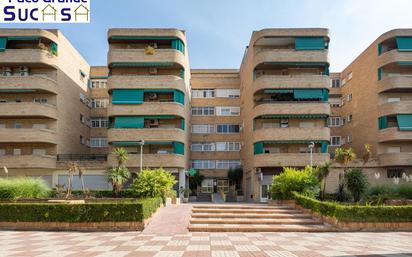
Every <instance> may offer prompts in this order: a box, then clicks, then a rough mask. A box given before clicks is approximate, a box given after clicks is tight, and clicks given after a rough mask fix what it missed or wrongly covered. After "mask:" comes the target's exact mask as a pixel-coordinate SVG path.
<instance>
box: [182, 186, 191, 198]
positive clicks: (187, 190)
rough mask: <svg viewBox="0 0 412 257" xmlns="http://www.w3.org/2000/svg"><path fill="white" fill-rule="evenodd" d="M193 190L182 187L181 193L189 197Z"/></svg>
mask: <svg viewBox="0 0 412 257" xmlns="http://www.w3.org/2000/svg"><path fill="white" fill-rule="evenodd" d="M191 192H192V190H190V188H181V189H180V193H181V194H183V196H184V197H185V198H189V195H190V193H191Z"/></svg>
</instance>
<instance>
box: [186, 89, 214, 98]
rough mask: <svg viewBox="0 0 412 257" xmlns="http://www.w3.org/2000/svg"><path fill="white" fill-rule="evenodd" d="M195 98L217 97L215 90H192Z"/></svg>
mask: <svg viewBox="0 0 412 257" xmlns="http://www.w3.org/2000/svg"><path fill="white" fill-rule="evenodd" d="M192 97H193V98H213V97H215V90H214V89H193V90H192Z"/></svg>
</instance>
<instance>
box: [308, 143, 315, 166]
mask: <svg viewBox="0 0 412 257" xmlns="http://www.w3.org/2000/svg"><path fill="white" fill-rule="evenodd" d="M308 147H309V150H310V167H311V168H312V167H313V148H314V147H315V142H310V143H309V146H308Z"/></svg>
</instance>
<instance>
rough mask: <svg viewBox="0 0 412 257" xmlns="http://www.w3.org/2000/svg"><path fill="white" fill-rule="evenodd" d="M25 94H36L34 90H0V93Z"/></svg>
mask: <svg viewBox="0 0 412 257" xmlns="http://www.w3.org/2000/svg"><path fill="white" fill-rule="evenodd" d="M23 92H24V93H27V92H36V90H34V89H0V93H23Z"/></svg>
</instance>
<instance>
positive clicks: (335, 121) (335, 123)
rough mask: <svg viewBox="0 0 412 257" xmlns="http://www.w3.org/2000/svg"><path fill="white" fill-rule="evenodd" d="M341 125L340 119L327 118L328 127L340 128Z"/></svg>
mask: <svg viewBox="0 0 412 257" xmlns="http://www.w3.org/2000/svg"><path fill="white" fill-rule="evenodd" d="M341 125H342V120H341V117H329V118H328V126H329V127H330V128H332V127H340V126H341Z"/></svg>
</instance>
